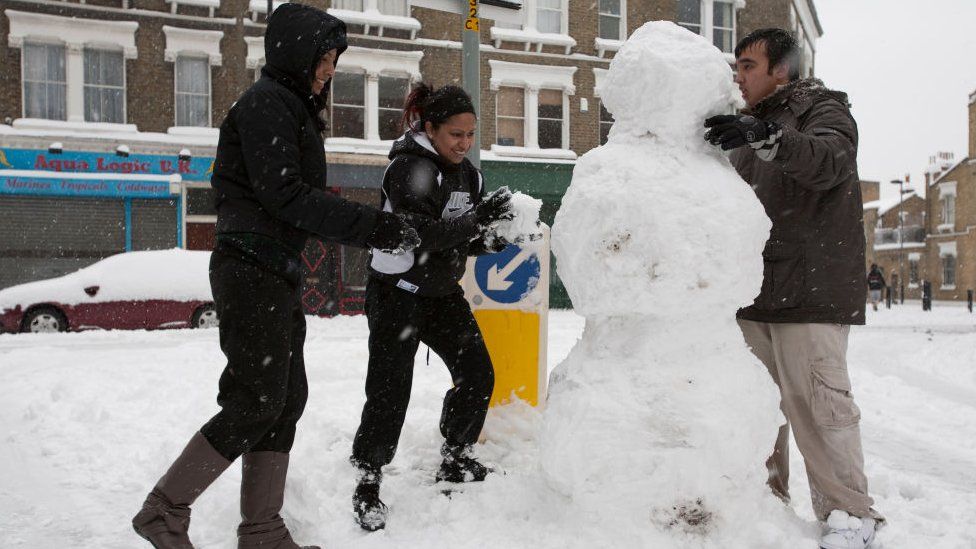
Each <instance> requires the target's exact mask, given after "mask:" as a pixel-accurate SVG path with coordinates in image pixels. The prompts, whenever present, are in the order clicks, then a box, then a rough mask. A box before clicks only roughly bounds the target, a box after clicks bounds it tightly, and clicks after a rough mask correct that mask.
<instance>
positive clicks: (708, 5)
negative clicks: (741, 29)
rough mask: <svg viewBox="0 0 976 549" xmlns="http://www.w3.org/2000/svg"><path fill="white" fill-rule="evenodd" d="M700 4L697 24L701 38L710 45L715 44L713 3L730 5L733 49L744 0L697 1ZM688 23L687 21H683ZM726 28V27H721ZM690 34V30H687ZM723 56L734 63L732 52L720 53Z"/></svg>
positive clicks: (744, 5) (737, 38)
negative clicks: (699, 19)
mask: <svg viewBox="0 0 976 549" xmlns="http://www.w3.org/2000/svg"><path fill="white" fill-rule="evenodd" d="M699 1H700V2H701V8H700V9H701V21H700V22H699V32H698V34H700V35H701V36H703V37H705V39H707V40H708V42H709V43H710V44H714V43H715V38H714V36H715V2H721V3H724V4H732V47H733V49H734V48H735V44H736V43H737V42H738V40H739V36H738V30H737V27H738V22H739V10H740V9H742V8H744V7H746V0H699ZM684 22H685V23H688V22H689V21H684ZM676 23H677V21H676ZM722 28H727V27H722ZM689 32H690V29H689ZM716 49H717V48H716ZM722 53H723V54H725V58H726V60H728V61H729V62H730V63H734V62H735V53H734V52H722Z"/></svg>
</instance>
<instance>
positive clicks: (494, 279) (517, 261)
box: [488, 249, 532, 292]
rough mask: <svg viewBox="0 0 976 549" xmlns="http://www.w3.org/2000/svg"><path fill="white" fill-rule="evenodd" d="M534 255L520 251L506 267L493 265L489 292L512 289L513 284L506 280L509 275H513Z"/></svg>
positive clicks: (526, 251)
mask: <svg viewBox="0 0 976 549" xmlns="http://www.w3.org/2000/svg"><path fill="white" fill-rule="evenodd" d="M530 255H532V254H530V253H529V251H528V250H521V249H520V250H519V253H518V254H517V255H516V256H515V257H513V258H512V260H511V261H509V262H508V263H507V264H506V265H505V266H504V267H502V268H501V269H499V268H498V264H497V263H496V264H495V265H492V266H491V268H490V269H488V291H490V292H504V291H505V290H507V289H509V288H511V287H512V282H511V281H510V280H506V279H507V278H508V276H509V275H511V274H512V273H513V272H514V271H515V269H517V268H518V266H519V265H521V264H522V263H523V262H524V261H525V260H526V259H528V258H529V256H530Z"/></svg>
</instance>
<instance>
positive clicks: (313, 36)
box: [132, 4, 419, 549]
mask: <svg viewBox="0 0 976 549" xmlns="http://www.w3.org/2000/svg"><path fill="white" fill-rule="evenodd" d="M345 49H346V32H345V25H344V24H343V23H342V21H340V20H338V19H336V18H334V17H332V16H330V15H328V14H326V13H325V12H322V11H321V10H317V9H315V8H312V7H309V6H304V5H299V4H284V5H282V6H280V7H279V8H278V9H276V10H275V12H274V14H273V15H272V16H271V18H270V20H269V22H268V28H267V31H266V33H265V57H266V59H267V64H266V65H265V66H264V68H262V70H261V73H262V76H261V78H260V79H259V80H258V81H257V82H256V83H255V84H254V85H252V86H251V87H250V88H249V89H248V90H247V91H246V92H244V94H243V95H242V96H241V97H240V98H239V99H238V101H237V102H236V103H235V104H234V105H233V106H232V107H231V109H230V111H229V112H228V113H227V117H226V119H224V121H223V123H222V124H221V127H220V139H219V142H218V145H217V157H216V160H215V163H214V174H213V177H212V179H211V184H212V185H213V188H214V190H215V191H216V208H217V243H216V246H215V247H214V252H213V255H212V257H211V262H210V284H211V287H212V289H213V295H214V304H215V306H216V309H217V314H218V317H219V318H220V346H221V350H222V351H223V352H224V354H225V355H226V356H227V366H226V368H225V370H224V372H223V374H222V375H221V377H220V383H219V393H218V395H217V402H218V404H220V406H221V410H220V411H219V412H218V413H217V414H216V415H215V416H214V417H213V418H211V419H210V421H208V422H207V423H206V424H204V425H203V427H201V429H200V431H199V432H197V433H196V434H195V435H194V436H193V437H192V438H191V439H190V441H189V443H188V444H187V445H186V447H185V449H184V450H183V452H182V454H181V455H180V456H179V457H178V458H177V459H176V461H175V462H173V464H172V465H171V466H170V467H169V470H168V471H167V472H166V474H165V475H163V477H162V478H161V479H160V480H159V481H158V482H157V484H156V486H155V488H153V490H152V492H151V493H150V494H149V496H148V497H147V498H146V501H145V503H144V504H143V507H142V509H141V510H140V511H139V513H138V514H137V515H136V516H135V517H134V518H133V520H132V525H133V528H135V530H136V532H137V533H138V534H139V535H140V536H142V537H144V538H145V539H147V540H148V541H149V542H150V543H152V544H153V546H154V547H156V548H157V549H163V548H166V549H169V548H180V549H185V548H188V547H192V545H191V543H190V540H189V537H188V536H187V530H188V528H189V522H190V508H189V506H190V504H191V503H193V501H194V500H195V499H196V498H197V496H199V495H200V493H202V492H203V491H204V490H206V488H207V487H208V486H209V485H210V484H211V483H212V482H213V481H214V480H216V479H217V477H218V476H220V474H221V473H222V472H223V471H224V470H225V469H226V468H227V467H228V466H229V465H230V464H231V463H232V462H233V461H234V460H235V459H236V458H237V457H239V456H243V458H242V461H243V465H242V478H241V517H242V522H241V525H240V527H239V528H238V547H239V548H240V549H250V548H256V547H261V548H267V549H298V545H297V544H296V543H295V542H294V541H292V539H291V535H290V534H289V532H288V529H287V528H286V527H285V524H284V521H283V520H282V518H281V516H280V515H279V512H280V510H281V506H282V503H283V499H284V489H285V477H286V475H287V470H288V455H289V454H288V452H289V451H290V450H291V446H292V443H293V441H294V439H295V429H296V424H297V422H298V419H299V417H300V416H301V414H302V411H303V410H304V408H305V402H306V400H307V396H308V386H307V382H306V377H305V364H304V359H303V352H302V347H303V345H304V342H305V316H304V313H303V310H302V305H301V300H300V293H299V292H300V290H301V286H302V284H301V270H300V261H301V252H302V249H303V248H304V246H305V241H306V239H307V238H308V237H309V236H310V235H315V236H318V237H319V238H324V239H330V240H335V241H340V242H343V243H346V244H351V245H355V246H361V247H373V248H381V249H386V250H390V251H392V252H398V253H403V252H406V251H409V250H410V249H412V248H413V247H414V246H416V245H417V244H418V243H419V240H418V238H417V233H416V231H414V229H412V228H410V227H409V226H408V225H407V224H406V222H405V221H403V220H402V218H400V217H397V216H396V215H394V214H392V213H389V212H382V211H378V210H376V209H373V208H369V207H367V206H363V205H360V204H355V203H353V202H348V201H346V200H343V199H341V198H338V197H336V196H334V195H331V194H329V193H327V192H326V191H325V190H324V189H325V181H326V179H325V175H326V163H325V154H324V150H323V141H322V136H321V132H322V130H323V129H324V125H323V124H322V121H321V120H320V119H319V116H318V115H319V112H320V111H321V110H322V109H323V108H324V107H325V104H326V103H325V99H326V93H327V90H328V87H329V86H328V85H329V80H331V78H332V75H333V74H334V72H335V64H336V62H337V60H338V57H339V55H340V54H341V53H342V52H343V51H344V50H345Z"/></svg>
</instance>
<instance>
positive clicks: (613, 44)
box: [593, 0, 627, 57]
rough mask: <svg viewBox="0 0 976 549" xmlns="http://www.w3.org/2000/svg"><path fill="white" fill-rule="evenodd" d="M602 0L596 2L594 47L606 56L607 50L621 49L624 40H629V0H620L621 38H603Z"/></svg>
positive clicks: (598, 53)
mask: <svg viewBox="0 0 976 549" xmlns="http://www.w3.org/2000/svg"><path fill="white" fill-rule="evenodd" d="M601 14H602V12H601V11H600V0H597V4H596V20H597V23H596V25H597V28H596V38H595V39H594V40H593V47H594V48H595V49H596V53H597V55H598V56H600V57H604V56H605V55H606V54H607V52H616V51H619V50H620V47H621V46H623V45H624V41H626V40H627V0H620V38H619V39H617V40H614V39H612V38H601V37H600V15H601Z"/></svg>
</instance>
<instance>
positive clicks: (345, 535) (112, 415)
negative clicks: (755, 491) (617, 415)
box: [0, 303, 976, 549]
mask: <svg viewBox="0 0 976 549" xmlns="http://www.w3.org/2000/svg"><path fill="white" fill-rule="evenodd" d="M549 320H550V322H549V356H550V361H549V363H550V367H551V366H553V365H554V364H556V363H558V362H561V361H562V360H563V358H564V357H565V356H566V354H567V352H569V350H570V348H571V347H572V346H573V345H574V344H575V342H576V341H577V339H578V338H579V336H580V334H581V332H582V329H583V319H581V318H580V317H578V316H576V315H575V314H573V313H572V312H570V311H552V312H551V313H550V317H549ZM308 321H309V325H308V342H307V344H306V346H305V360H306V364H307V366H308V378H309V393H310V394H309V402H308V407H307V408H306V411H305V415H304V417H303V418H302V420H301V421H300V422H299V429H298V437H297V440H296V444H295V447H294V449H293V451H292V462H291V468H290V472H289V478H288V487H287V494H286V497H285V507H284V511H283V513H282V514H283V516H284V517H285V520H286V521H287V522H288V524H289V526H290V527H291V530H292V533H293V534H294V537H295V539H296V540H297V541H298V542H300V543H313V542H315V543H319V544H321V545H322V546H323V547H336V548H342V549H368V548H375V549H448V548H450V549H457V548H460V547H470V548H477V549H485V548H512V549H523V548H524V549H530V548H531V549H593V548H608V549H632V548H637V547H653V548H655V549H688V548H691V547H695V545H696V544H695V542H694V539H693V538H688V541H687V542H685V541H686V540H684V539H682V538H680V537H677V538H675V539H673V540H672V541H670V542H665V543H659V544H651V543H641V542H640V540H639V539H637V537H636V534H635V533H634V532H635V531H636V529H637V528H639V527H640V525H642V524H646V522H647V521H646V518H647V517H646V516H645V517H640V522H639V523H637V524H636V525H635V523H631V522H627V521H625V520H623V518H616V517H614V518H613V519H612V520H608V521H607V522H605V523H603V524H594V523H593V522H591V521H589V520H588V519H587V518H586V516H585V514H582V513H581V511H579V510H578V509H576V508H575V507H574V506H573V502H572V500H570V499H569V498H566V497H563V496H560V495H558V494H556V493H554V492H552V491H551V490H550V489H549V488H548V487H547V485H546V484H545V483H543V482H542V480H541V477H540V471H539V463H538V462H539V454H538V446H537V442H536V438H535V437H536V434H537V432H538V431H539V429H540V428H541V421H540V418H539V414H538V413H537V412H535V411H533V410H531V409H527V408H524V407H519V406H513V407H507V408H505V409H503V410H493V411H492V412H491V414H490V416H489V420H488V422H487V424H486V427H485V434H486V437H485V438H486V440H485V443H484V444H479V445H478V446H477V448H476V451H477V452H478V454H479V456H480V457H481V458H482V459H483V460H484V461H485V462H486V463H488V464H490V465H492V466H493V467H495V468H496V469H498V470H499V471H500V472H499V473H497V474H495V475H492V476H491V477H489V479H488V480H487V481H486V482H484V483H482V485H470V486H468V487H465V489H464V491H463V493H459V494H455V495H454V496H453V497H452V498H450V499H449V498H447V497H445V496H444V495H442V494H441V493H440V490H439V488H438V487H437V486H434V485H432V483H431V479H432V478H433V475H434V471H436V467H437V464H438V463H439V461H438V459H439V456H438V448H439V445H440V434H439V433H438V428H437V423H438V420H439V418H440V413H441V405H442V403H443V396H444V391H445V390H447V388H449V387H450V383H451V381H450V376H448V374H447V372H446V369H445V368H444V365H443V363H442V362H441V361H440V359H439V358H438V357H437V356H436V355H431V363H430V365H429V366H428V365H427V364H426V363H425V362H426V353H424V352H420V353H417V357H416V362H415V370H414V371H415V373H414V385H413V394H412V399H411V403H410V408H409V410H408V411H407V419H406V424H405V426H404V429H403V437H402V438H401V441H400V446H399V451H398V453H397V457H396V458H395V459H394V461H393V463H392V465H391V466H390V467H389V468H388V469H387V470H388V475H387V480H386V482H385V483H384V485H383V489H382V497H383V499H384V501H386V503H388V504H390V506H391V508H390V509H391V511H390V513H391V514H390V520H389V524H388V526H387V529H386V530H385V531H382V532H376V533H373V534H367V533H364V532H363V531H362V530H360V529H359V527H358V526H357V525H356V524H355V523H354V522H353V516H352V513H351V512H350V507H351V501H350V498H351V496H352V490H353V487H354V474H353V471H352V468H351V467H350V466H349V462H348V457H349V453H350V451H351V449H352V438H353V436H354V435H355V432H356V427H357V426H358V424H359V414H360V412H361V411H362V405H363V401H364V395H363V383H364V380H365V375H366V361H367V354H368V353H367V350H366V349H367V337H368V334H369V332H368V330H367V327H366V319H365V317H362V316H359V317H337V318H333V319H320V318H315V317H309V318H308ZM974 323H976V321H974V316H973V315H970V314H969V313H968V312H967V311H966V309H965V308H960V307H954V308H950V307H943V306H942V305H941V304H940V303H936V304H935V306H934V308H933V311H932V312H930V313H923V312H922V311H921V306H920V305H919V304H918V303H913V304H911V305H907V304H906V306H904V307H900V308H893V309H892V310H890V311H879V312H877V313H875V312H873V311H870V310H868V325H867V326H858V327H855V328H854V330H853V331H852V334H853V336H852V338H851V347H850V353H849V360H850V371H851V377H852V381H853V384H854V391H855V394H856V396H857V399H858V405H859V406H860V407H861V410H862V413H863V414H864V415H863V419H862V433H863V434H864V452H865V465H866V467H867V475H868V478H869V480H870V487H871V491H872V494H873V495H874V496H875V498H876V500H877V505H876V506H877V508H878V509H880V510H881V511H883V512H884V513H885V515H886V516H887V518H888V520H889V523H890V524H889V525H888V526H887V527H885V528H884V529H883V530H882V531H881V532H880V533H879V542H878V543H879V547H880V545H882V544H883V546H884V547H887V548H888V549H902V548H917V547H922V548H931V549H971V548H972V547H976V531H974V529H973V528H972V527H971V526H970V523H971V520H970V519H971V518H972V517H973V516H976V499H974V498H973V497H972V494H973V493H976V447H974V444H976V386H974V385H972V384H969V385H965V386H960V385H959V384H957V383H953V382H952V381H951V379H952V376H954V375H955V374H956V373H961V374H965V373H967V372H972V364H973V363H974V360H976V358H974V353H976V329H974ZM960 349H962V350H965V352H958V351H959V350H960ZM224 364H225V360H224V357H223V355H222V354H221V353H220V348H219V342H218V334H217V331H216V330H170V331H114V332H82V333H65V334H18V335H0V366H2V367H0V387H3V388H4V398H3V399H0V423H2V425H3V426H4V427H3V429H4V430H3V444H0V463H3V464H4V465H5V466H4V467H2V468H0V532H3V541H2V542H0V545H2V546H3V547H4V548H9V549H37V548H48V547H65V546H70V547H85V548H89V547H91V548H95V547H97V548H99V549H132V548H136V547H146V545H145V542H144V541H143V540H141V539H140V538H138V537H137V536H136V535H135V533H133V532H132V529H131V527H130V526H129V521H130V520H131V518H132V515H133V514H135V512H136V511H137V510H138V508H139V505H141V504H142V500H143V499H144V498H145V496H146V492H147V491H148V490H149V489H150V488H151V487H152V483H154V482H156V480H157V479H158V478H159V476H160V475H161V474H162V473H163V471H164V470H165V468H166V467H167V466H168V465H169V463H170V462H171V461H172V459H173V458H175V457H176V455H177V454H178V453H179V451H180V450H181V449H182V445H183V444H184V443H185V442H186V440H187V439H188V438H189V437H190V435H191V434H192V433H193V432H194V430H195V429H198V428H199V427H200V424H201V423H203V422H204V421H206V419H207V418H209V417H210V415H211V414H213V413H214V412H215V411H216V410H217V407H216V404H215V402H214V395H215V394H216V391H217V380H218V378H219V376H220V372H221V369H222V368H223V366H224ZM930 372H943V374H942V375H944V376H945V377H942V378H938V379H935V378H933V377H932V376H931V375H930ZM631 427H632V429H631V433H630V436H631V437H635V436H638V435H639V434H641V433H642V432H643V429H642V426H641V425H639V424H632V425H631ZM624 442H626V441H615V442H614V444H613V445H612V446H609V447H607V448H606V449H605V451H604V453H603V454H602V455H601V456H600V458H599V459H601V460H603V461H616V460H617V459H618V458H619V456H620V455H621V453H622V445H623V444H624ZM791 466H792V470H793V477H792V478H793V486H792V493H793V502H792V504H790V505H789V506H787V505H784V506H783V508H784V509H785V512H787V513H794V512H795V513H797V514H798V515H799V516H800V517H801V519H802V520H803V522H804V528H805V532H806V533H807V536H806V538H805V539H804V540H803V542H802V543H791V542H790V540H789V539H787V538H784V539H783V542H782V543H781V544H780V545H778V546H777V549H784V548H790V549H792V548H798V549H803V548H811V549H812V548H814V547H816V540H817V539H818V537H817V536H818V533H819V530H818V528H817V526H816V523H815V522H814V519H813V516H812V511H811V509H810V502H809V498H808V491H807V488H806V478H805V475H804V469H803V461H802V459H801V458H800V457H799V455H798V453H796V452H795V451H794V452H793V453H792V464H791ZM501 471H504V474H503V473H502V472H501ZM715 482H716V483H722V482H725V481H724V480H723V479H718V480H715ZM239 483H240V465H239V464H234V465H233V466H232V467H231V468H230V469H229V470H228V471H227V472H226V473H225V474H224V475H223V476H222V477H221V478H220V479H218V480H217V482H216V483H215V484H214V485H213V486H212V487H211V488H210V489H209V490H208V491H207V492H205V493H204V494H203V495H202V496H201V497H200V499H198V500H197V502H196V503H195V504H194V506H193V521H192V525H191V527H190V535H191V537H192V539H193V542H194V543H195V544H196V547H198V548H200V549H234V548H236V547H237V538H236V536H235V528H236V527H237V524H238V522H239V521H240V512H239V510H238V501H239V494H240V485H239ZM663 489H665V487H662V488H661V490H663ZM79 509H84V510H85V520H81V521H79V520H78V518H77V517H78V510H79ZM756 518H757V519H758V520H763V519H765V518H768V517H761V516H759V517H756ZM751 520H752V519H750V521H751ZM140 544H143V545H140ZM752 547H754V546H753V545H751V544H743V543H736V542H735V540H729V542H728V543H725V544H722V548H723V549H740V548H743V549H745V548H749V549H751V548H752Z"/></svg>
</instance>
